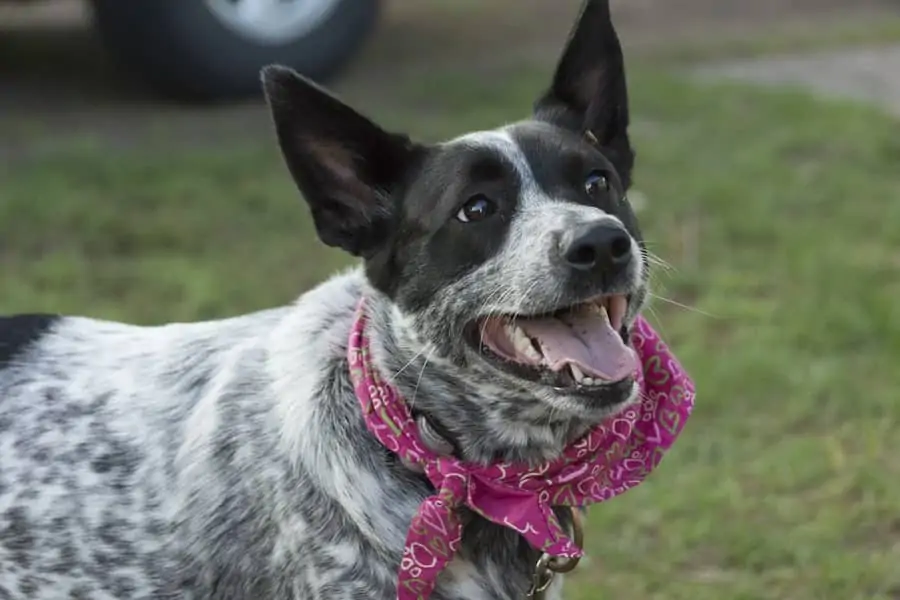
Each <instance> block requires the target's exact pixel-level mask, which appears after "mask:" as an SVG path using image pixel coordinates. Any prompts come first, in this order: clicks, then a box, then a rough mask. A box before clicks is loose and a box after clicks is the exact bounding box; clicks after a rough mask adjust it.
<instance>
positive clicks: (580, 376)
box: [569, 363, 584, 383]
mask: <svg viewBox="0 0 900 600" xmlns="http://www.w3.org/2000/svg"><path fill="white" fill-rule="evenodd" d="M569 369H571V370H572V377H573V378H574V379H575V382H576V383H582V382H583V381H584V373H582V372H581V369H579V368H578V367H577V366H576V365H575V364H573V363H569Z"/></svg>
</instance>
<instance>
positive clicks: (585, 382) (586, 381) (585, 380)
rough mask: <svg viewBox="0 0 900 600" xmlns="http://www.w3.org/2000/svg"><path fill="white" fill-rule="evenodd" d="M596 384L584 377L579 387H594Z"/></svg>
mask: <svg viewBox="0 0 900 600" xmlns="http://www.w3.org/2000/svg"><path fill="white" fill-rule="evenodd" d="M595 383H596V382H595V381H594V380H593V379H591V378H590V377H585V378H584V379H582V380H581V385H594V384H595Z"/></svg>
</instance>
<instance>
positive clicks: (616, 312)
mask: <svg viewBox="0 0 900 600" xmlns="http://www.w3.org/2000/svg"><path fill="white" fill-rule="evenodd" d="M627 311H628V300H626V299H625V296H622V295H619V294H617V295H615V296H610V298H609V321H610V325H612V328H613V329H615V330H616V331H618V330H620V329H621V328H622V321H623V320H624V319H625V313H626V312H627Z"/></svg>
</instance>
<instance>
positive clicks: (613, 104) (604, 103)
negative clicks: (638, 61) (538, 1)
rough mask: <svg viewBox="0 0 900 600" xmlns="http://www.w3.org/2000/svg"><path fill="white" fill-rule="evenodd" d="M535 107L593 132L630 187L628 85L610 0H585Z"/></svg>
mask: <svg viewBox="0 0 900 600" xmlns="http://www.w3.org/2000/svg"><path fill="white" fill-rule="evenodd" d="M534 112H535V118H537V119H541V120H544V121H549V122H552V123H554V124H556V125H559V126H562V127H566V128H569V129H574V130H576V131H578V132H579V133H581V132H590V133H592V134H593V135H594V137H595V138H596V139H597V141H598V142H599V144H600V146H601V147H602V148H603V150H604V154H606V155H607V157H608V158H609V159H610V160H611V161H612V163H613V165H614V166H615V167H616V170H617V171H618V173H619V177H620V178H621V179H622V182H623V184H624V185H625V188H626V189H628V187H629V186H630V185H631V170H632V167H633V165H634V150H633V149H632V147H631V142H630V141H629V139H628V89H627V85H626V80H625V64H624V60H623V58H622V46H621V44H620V43H619V37H618V35H617V34H616V30H615V28H614V27H613V23H612V17H611V15H610V10H609V0H585V2H584V4H583V5H582V8H581V14H580V15H579V17H578V21H577V22H576V23H575V27H574V28H573V29H572V32H571V34H570V35H569V40H568V42H567V44H566V48H565V50H564V51H563V55H562V58H561V59H560V61H559V64H558V66H557V67H556V73H555V74H554V76H553V84H552V85H551V87H550V89H549V90H547V92H545V93H544V95H543V96H542V97H541V98H540V99H539V100H538V101H537V102H536V103H535V106H534Z"/></svg>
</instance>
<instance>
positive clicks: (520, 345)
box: [505, 324, 541, 360]
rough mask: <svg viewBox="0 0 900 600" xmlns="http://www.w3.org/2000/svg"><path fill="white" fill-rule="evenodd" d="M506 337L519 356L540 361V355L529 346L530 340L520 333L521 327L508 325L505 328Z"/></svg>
mask: <svg viewBox="0 0 900 600" xmlns="http://www.w3.org/2000/svg"><path fill="white" fill-rule="evenodd" d="M505 329H506V335H508V336H509V339H510V340H512V343H513V346H514V347H515V348H516V351H518V352H519V353H520V354H523V355H524V356H527V357H528V358H530V359H532V360H541V355H540V354H539V353H538V351H537V350H535V349H534V346H533V345H532V344H531V339H530V338H529V337H528V336H527V335H526V334H525V332H524V331H522V328H521V327H518V326H516V325H513V324H508V325H506V327H505Z"/></svg>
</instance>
